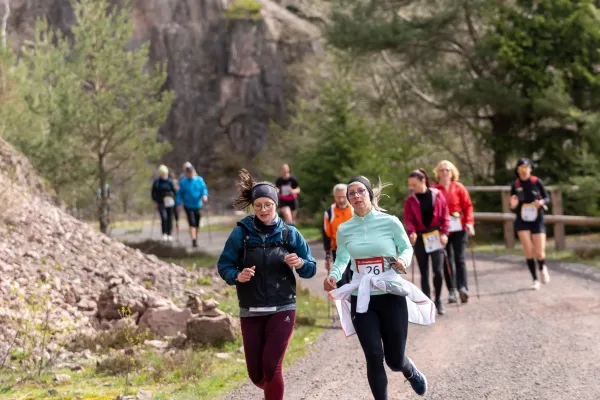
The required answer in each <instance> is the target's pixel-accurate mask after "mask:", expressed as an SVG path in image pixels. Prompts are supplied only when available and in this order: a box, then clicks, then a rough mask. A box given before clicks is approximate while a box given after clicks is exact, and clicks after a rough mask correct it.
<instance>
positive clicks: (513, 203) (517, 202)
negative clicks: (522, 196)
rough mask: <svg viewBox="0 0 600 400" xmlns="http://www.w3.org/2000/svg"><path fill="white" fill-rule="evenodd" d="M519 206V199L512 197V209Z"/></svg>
mask: <svg viewBox="0 0 600 400" xmlns="http://www.w3.org/2000/svg"><path fill="white" fill-rule="evenodd" d="M518 205H519V198H518V197H517V196H516V195H514V194H513V195H512V196H510V208H517V206H518Z"/></svg>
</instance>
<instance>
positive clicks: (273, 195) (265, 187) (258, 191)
mask: <svg viewBox="0 0 600 400" xmlns="http://www.w3.org/2000/svg"><path fill="white" fill-rule="evenodd" d="M260 197H267V198H269V199H271V200H273V201H274V202H275V205H278V204H279V198H278V196H277V189H276V188H275V186H273V185H272V184H270V183H257V184H256V185H254V186H253V187H252V194H251V200H252V202H253V203H254V201H255V200H256V199H258V198H260Z"/></svg>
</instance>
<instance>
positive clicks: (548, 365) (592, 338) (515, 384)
mask: <svg viewBox="0 0 600 400" xmlns="http://www.w3.org/2000/svg"><path fill="white" fill-rule="evenodd" d="M319 253H320V251H317V254H319ZM549 267H550V274H551V278H552V280H551V282H550V283H549V284H548V285H542V289H541V290H540V291H538V292H534V291H532V290H530V289H529V286H530V283H531V282H530V280H529V272H528V271H527V269H526V267H525V265H524V262H522V261H521V259H520V258H518V257H514V256H502V257H492V256H479V257H478V259H477V268H478V273H479V285H480V294H481V299H477V298H476V296H474V295H475V284H474V280H473V274H472V263H471V262H470V261H469V263H468V268H469V273H470V284H471V293H472V297H471V302H470V303H469V304H467V305H464V306H462V307H461V308H460V312H458V311H457V309H456V307H455V306H451V305H446V311H447V313H446V315H444V316H442V317H438V318H437V322H436V324H435V325H433V326H431V327H421V326H417V325H413V324H410V327H409V341H408V346H407V354H408V355H409V356H410V357H411V358H412V359H413V360H414V361H415V363H416V364H417V366H418V367H419V369H420V370H421V371H422V372H423V373H424V374H426V376H427V379H428V382H429V392H428V394H427V396H426V397H425V398H427V399H440V400H441V399H443V400H452V399H460V400H471V399H472V400H481V399H499V400H500V399H502V400H510V399H515V400H516V399H543V400H559V399H560V400H567V399H568V400H575V399H577V400H587V399H589V400H597V399H599V398H600V379H598V377H600V341H599V340H598V335H600V271H598V270H595V269H593V268H591V267H587V266H582V265H572V264H561V263H553V262H550V263H549ZM410 276H411V275H410V273H409V275H408V277H409V278H410ZM415 277H416V279H417V280H418V279H419V277H418V273H417V274H415ZM323 278H324V268H323V263H322V262H320V263H319V274H318V275H317V276H316V277H315V278H313V279H311V280H308V281H304V280H302V283H303V284H304V285H305V286H306V287H309V288H310V289H311V290H313V291H315V293H319V294H323V291H322V281H323ZM444 297H446V293H444ZM284 378H285V382H286V394H285V399H286V400H321V399H323V400H331V399H335V400H344V399H348V400H356V399H372V396H371V393H370V390H369V385H368V382H367V377H366V368H365V361H364V355H363V353H362V351H361V349H360V346H359V344H358V340H357V339H356V336H352V337H350V338H347V339H346V338H344V335H343V333H342V331H341V330H340V329H331V330H329V331H327V332H326V333H325V334H323V335H322V336H321V338H320V339H319V340H318V341H317V342H316V343H314V345H313V351H311V353H310V354H309V355H308V356H307V357H306V358H304V359H303V360H302V361H300V362H298V363H296V364H295V365H294V366H293V367H292V368H289V369H287V370H285V371H284ZM388 379H389V398H390V400H400V399H416V398H420V397H418V396H416V395H415V394H414V392H413V391H412V389H411V388H410V385H409V384H408V383H404V379H403V376H402V374H401V373H393V372H391V371H389V370H388ZM224 399H228V400H242V399H243V400H248V399H262V393H261V391H259V390H258V389H256V388H255V387H254V386H253V385H252V384H250V383H246V384H244V385H243V386H242V387H241V388H239V389H238V390H237V391H235V392H233V393H230V394H229V395H227V396H225V397H224Z"/></svg>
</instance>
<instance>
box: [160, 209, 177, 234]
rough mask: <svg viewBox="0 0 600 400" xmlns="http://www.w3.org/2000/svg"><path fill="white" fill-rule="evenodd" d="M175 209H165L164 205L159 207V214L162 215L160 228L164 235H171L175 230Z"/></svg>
mask: <svg viewBox="0 0 600 400" xmlns="http://www.w3.org/2000/svg"><path fill="white" fill-rule="evenodd" d="M174 208H175V207H169V208H167V207H165V206H164V205H162V204H159V205H158V213H159V215H160V226H161V228H162V233H163V235H165V234H166V235H170V234H171V231H172V230H173V209H174Z"/></svg>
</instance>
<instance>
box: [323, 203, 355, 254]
mask: <svg viewBox="0 0 600 400" xmlns="http://www.w3.org/2000/svg"><path fill="white" fill-rule="evenodd" d="M352 213H353V210H352V206H351V205H350V204H348V206H347V207H346V208H344V209H341V208H338V207H337V206H336V205H335V203H334V204H332V205H331V206H329V207H327V209H326V210H325V214H324V216H323V232H322V235H323V247H324V248H325V252H326V253H329V252H330V251H331V250H335V249H337V242H336V241H335V235H336V233H337V230H338V227H339V226H340V224H342V223H343V222H346V221H348V220H349V219H351V218H352Z"/></svg>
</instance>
